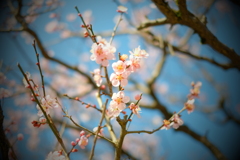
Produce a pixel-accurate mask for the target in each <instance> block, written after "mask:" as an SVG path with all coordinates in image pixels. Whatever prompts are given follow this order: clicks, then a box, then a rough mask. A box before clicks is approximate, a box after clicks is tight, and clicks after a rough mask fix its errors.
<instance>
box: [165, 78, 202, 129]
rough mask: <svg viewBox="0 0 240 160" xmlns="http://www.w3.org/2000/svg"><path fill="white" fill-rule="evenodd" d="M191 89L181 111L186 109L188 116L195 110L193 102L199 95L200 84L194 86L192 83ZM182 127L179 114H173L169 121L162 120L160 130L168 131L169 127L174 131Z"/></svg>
mask: <svg viewBox="0 0 240 160" xmlns="http://www.w3.org/2000/svg"><path fill="white" fill-rule="evenodd" d="M191 85H192V89H190V94H189V95H188V96H187V97H188V100H187V102H186V103H184V107H183V109H186V110H187V111H188V114H189V113H191V112H193V110H194V109H195V106H194V101H195V99H194V98H195V97H198V96H199V93H200V87H201V86H202V83H201V82H197V83H196V84H195V83H194V82H192V84H191ZM181 125H183V120H182V119H181V118H180V115H179V114H176V113H175V114H174V115H173V116H172V117H171V118H170V119H169V120H166V119H164V120H163V127H162V128H161V129H166V130H167V129H170V128H171V126H172V127H173V128H175V129H177V128H178V127H179V126H181Z"/></svg>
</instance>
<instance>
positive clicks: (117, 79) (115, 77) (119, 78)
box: [110, 72, 129, 87]
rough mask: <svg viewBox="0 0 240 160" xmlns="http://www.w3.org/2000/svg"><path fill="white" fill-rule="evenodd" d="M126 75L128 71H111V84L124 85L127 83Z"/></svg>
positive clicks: (115, 85)
mask: <svg viewBox="0 0 240 160" xmlns="http://www.w3.org/2000/svg"><path fill="white" fill-rule="evenodd" d="M128 76H129V73H128V72H123V73H120V74H117V73H112V74H111V76H110V81H111V82H112V85H113V86H114V87H118V86H119V85H121V86H122V87H124V86H126V85H127V84H128V80H127V77H128Z"/></svg>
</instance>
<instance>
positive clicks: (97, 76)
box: [93, 69, 102, 87]
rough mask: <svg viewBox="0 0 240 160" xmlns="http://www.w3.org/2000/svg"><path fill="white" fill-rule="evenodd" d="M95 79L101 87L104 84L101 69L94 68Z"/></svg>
mask: <svg viewBox="0 0 240 160" xmlns="http://www.w3.org/2000/svg"><path fill="white" fill-rule="evenodd" d="M93 80H94V81H95V82H96V85H97V86H98V87H99V86H100V85H101V84H102V76H101V71H100V69H94V71H93Z"/></svg>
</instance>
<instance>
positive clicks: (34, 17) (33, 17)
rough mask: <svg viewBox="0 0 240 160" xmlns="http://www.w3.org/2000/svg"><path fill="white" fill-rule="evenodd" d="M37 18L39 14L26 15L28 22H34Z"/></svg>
mask: <svg viewBox="0 0 240 160" xmlns="http://www.w3.org/2000/svg"><path fill="white" fill-rule="evenodd" d="M36 18H37V16H35V15H34V16H31V15H29V16H26V17H25V22H26V23H32V22H34V21H35V20H36Z"/></svg>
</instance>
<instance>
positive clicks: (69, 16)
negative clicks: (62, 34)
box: [67, 13, 77, 22]
mask: <svg viewBox="0 0 240 160" xmlns="http://www.w3.org/2000/svg"><path fill="white" fill-rule="evenodd" d="M76 18H77V14H75V13H70V14H68V15H67V20H68V21H69V22H72V21H74V20H75V19H76Z"/></svg>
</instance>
